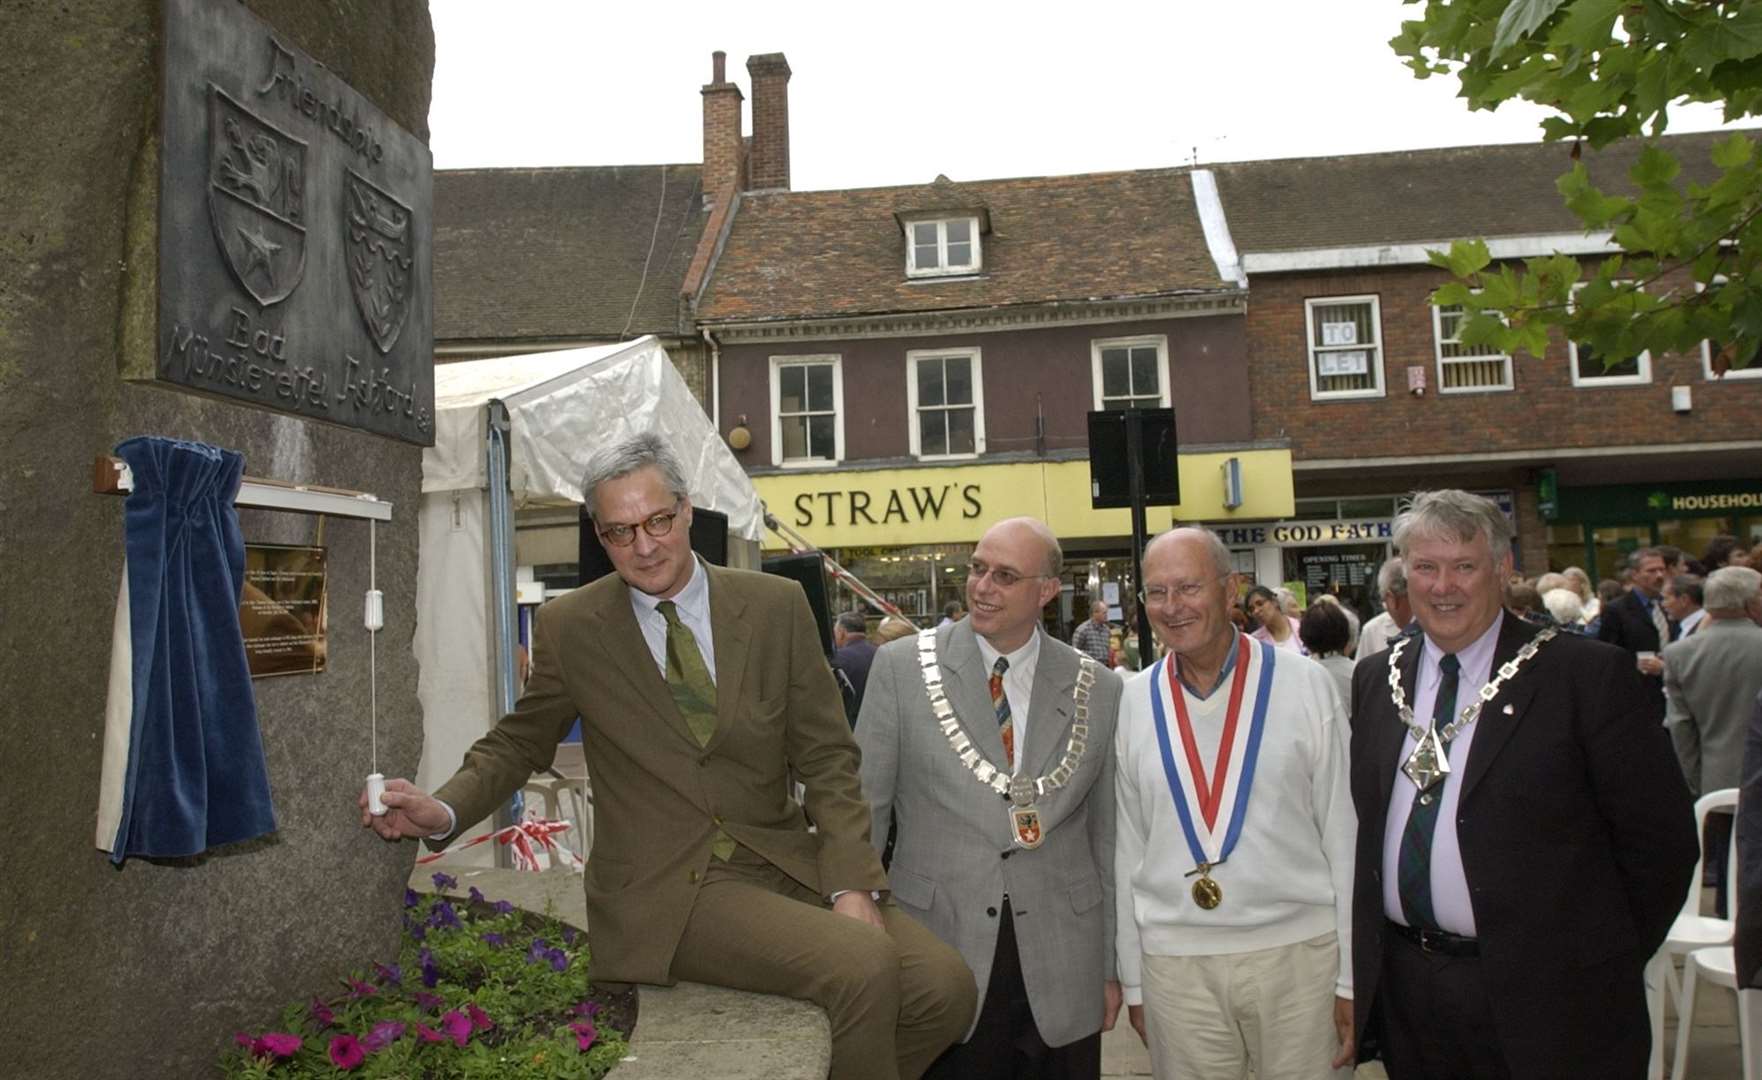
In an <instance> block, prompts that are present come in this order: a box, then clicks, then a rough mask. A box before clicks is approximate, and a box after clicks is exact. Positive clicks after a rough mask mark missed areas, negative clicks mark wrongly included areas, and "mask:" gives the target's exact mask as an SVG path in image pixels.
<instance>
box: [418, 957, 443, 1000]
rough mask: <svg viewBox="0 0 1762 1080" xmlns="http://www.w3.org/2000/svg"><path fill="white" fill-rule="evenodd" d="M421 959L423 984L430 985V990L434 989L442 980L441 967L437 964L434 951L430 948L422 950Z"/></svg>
mask: <svg viewBox="0 0 1762 1080" xmlns="http://www.w3.org/2000/svg"><path fill="white" fill-rule="evenodd" d="M421 959H422V985H423V986H426V987H428V988H429V989H430V990H433V989H434V987H435V984H436V983H438V982H440V968H438V967H436V966H435V963H434V953H433V952H432V951H430V950H428V949H423V950H422V953H421Z"/></svg>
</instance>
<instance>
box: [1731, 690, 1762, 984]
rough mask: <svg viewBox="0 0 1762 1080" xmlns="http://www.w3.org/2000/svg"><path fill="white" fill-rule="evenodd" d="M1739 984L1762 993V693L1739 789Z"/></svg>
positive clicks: (1747, 741)
mask: <svg viewBox="0 0 1762 1080" xmlns="http://www.w3.org/2000/svg"><path fill="white" fill-rule="evenodd" d="M1737 845H1738V884H1737V890H1738V895H1737V909H1738V925H1737V943H1736V945H1735V946H1734V950H1735V953H1736V955H1737V962H1738V967H1737V971H1738V985H1739V986H1752V987H1755V988H1757V989H1759V990H1762V694H1758V695H1757V697H1756V707H1755V709H1754V711H1752V712H1751V713H1750V730H1749V734H1748V738H1747V739H1745V741H1744V777H1743V781H1742V785H1741V786H1740V787H1739V788H1738V820H1737Z"/></svg>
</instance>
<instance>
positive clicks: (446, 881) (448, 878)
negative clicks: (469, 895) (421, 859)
mask: <svg viewBox="0 0 1762 1080" xmlns="http://www.w3.org/2000/svg"><path fill="white" fill-rule="evenodd" d="M434 887H435V888H437V889H457V888H458V887H459V879H458V878H456V877H454V876H453V875H451V874H443V873H441V872H440V871H438V870H437V871H435V875H434Z"/></svg>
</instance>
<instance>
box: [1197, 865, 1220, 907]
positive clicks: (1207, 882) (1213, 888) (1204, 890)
mask: <svg viewBox="0 0 1762 1080" xmlns="http://www.w3.org/2000/svg"><path fill="white" fill-rule="evenodd" d="M1193 902H1194V903H1195V904H1198V905H1199V906H1200V907H1202V908H1204V909H1205V910H1206V911H1210V910H1212V909H1213V908H1215V907H1217V906H1218V905H1219V904H1221V903H1223V902H1224V887H1223V886H1222V885H1219V884H1218V883H1217V882H1215V881H1213V880H1212V879H1211V877H1210V875H1208V874H1204V873H1201V874H1200V877H1199V880H1198V881H1195V882H1194V883H1193Z"/></svg>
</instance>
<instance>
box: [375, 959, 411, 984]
mask: <svg viewBox="0 0 1762 1080" xmlns="http://www.w3.org/2000/svg"><path fill="white" fill-rule="evenodd" d="M373 973H374V974H375V975H377V976H379V981H380V982H383V983H391V984H392V985H393V986H402V985H403V983H404V969H403V968H401V967H399V966H398V965H397V964H382V963H380V962H379V961H377V960H375V961H374V962H373Z"/></svg>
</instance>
